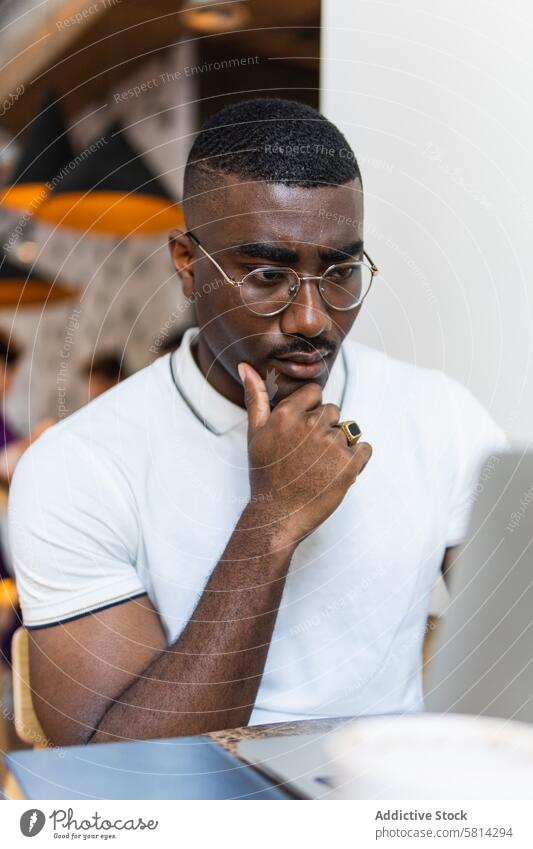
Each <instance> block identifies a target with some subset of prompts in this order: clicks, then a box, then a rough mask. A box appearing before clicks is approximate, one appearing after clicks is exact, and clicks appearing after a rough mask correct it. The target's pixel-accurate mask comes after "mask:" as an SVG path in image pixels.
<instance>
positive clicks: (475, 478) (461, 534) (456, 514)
mask: <svg viewBox="0 0 533 849" xmlns="http://www.w3.org/2000/svg"><path fill="white" fill-rule="evenodd" d="M445 391H446V393H447V402H448V403H447V409H448V410H449V416H450V423H451V428H452V438H453V450H452V456H453V457H455V458H456V459H455V463H456V466H455V468H454V469H453V476H454V484H453V487H452V499H451V505H450V512H449V518H448V522H447V536H446V547H447V548H452V547H453V546H455V545H459V544H460V543H461V542H463V541H464V539H465V538H466V536H467V534H468V527H469V523H470V516H471V513H472V508H473V506H474V503H475V500H476V497H477V494H478V491H479V486H480V478H482V477H483V474H485V473H486V474H490V468H491V467H494V466H495V465H496V464H497V463H498V462H499V459H498V458H499V455H501V454H504V453H506V452H507V451H509V450H510V447H509V443H508V441H507V438H506V436H505V433H504V432H503V430H502V429H501V428H500V427H499V426H498V425H497V424H496V422H495V421H494V419H493V418H492V417H491V416H490V415H489V413H488V412H487V411H486V410H485V408H484V407H483V406H482V404H480V402H479V401H478V400H477V398H476V397H475V396H474V395H473V394H472V392H471V391H470V390H469V389H467V388H466V387H464V386H462V385H461V384H460V383H459V382H458V381H456V380H453V379H452V378H447V379H446V390H445Z"/></svg>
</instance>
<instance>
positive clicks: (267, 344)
mask: <svg viewBox="0 0 533 849" xmlns="http://www.w3.org/2000/svg"><path fill="white" fill-rule="evenodd" d="M187 224H188V225H189V229H190V230H191V231H192V232H193V233H194V235H195V236H196V237H197V238H198V240H199V241H200V243H201V244H202V246H203V247H204V248H205V249H206V250H207V251H208V252H209V253H210V254H211V255H212V256H213V257H214V258H215V259H216V261H217V262H218V264H219V265H220V266H221V267H222V269H223V270H224V271H225V273H226V274H227V275H228V276H229V277H230V278H232V279H233V280H237V281H240V280H242V278H243V277H244V275H245V274H247V273H248V272H250V271H252V270H253V269H255V268H259V267H261V266H265V265H269V266H279V267H284V268H292V269H294V270H295V271H297V272H298V274H300V275H302V276H315V275H320V274H322V273H323V272H324V271H325V270H326V269H327V268H328V267H329V266H330V265H332V264H333V263H335V262H346V261H347V260H348V259H349V258H353V259H362V256H363V254H362V251H363V196H362V190H361V185H360V183H359V182H358V181H357V182H353V183H348V184H346V185H345V186H336V187H320V188H310V189H307V188H302V187H298V186H286V185H284V184H280V183H261V182H254V183H251V182H248V183H247V182H245V181H241V182H239V181H238V180H237V179H236V178H232V177H225V178H224V182H223V185H221V186H220V187H219V188H217V189H215V190H213V191H211V192H209V197H208V200H204V201H203V202H200V201H199V200H197V201H195V202H194V204H193V205H192V211H190V210H188V216H187ZM171 251H172V255H173V260H174V264H175V267H176V269H177V270H178V271H179V273H180V274H181V277H182V282H183V286H184V291H185V294H186V295H187V296H188V297H192V298H193V300H194V303H195V308H196V315H197V319H198V324H199V326H200V328H201V334H200V342H199V349H198V358H199V361H200V365H201V367H202V369H203V371H204V373H205V374H206V376H207V378H208V380H209V381H210V382H211V383H212V384H213V385H214V386H215V387H216V388H217V389H219V391H221V392H223V394H225V395H226V397H229V398H230V399H231V400H234V401H236V402H237V403H240V402H241V400H242V385H241V381H240V379H239V376H238V372H237V366H238V364H239V363H241V362H246V363H250V364H251V365H252V366H253V367H254V368H255V369H256V370H257V371H258V372H259V374H260V375H261V376H262V377H263V379H264V380H265V381H267V388H268V389H269V390H270V389H272V390H273V391H274V392H275V394H274V397H273V399H272V403H274V404H275V403H277V402H278V401H280V400H281V399H282V398H285V397H287V396H288V395H290V394H291V393H292V392H294V391H295V390H296V389H297V388H298V387H299V386H302V385H303V384H304V383H307V382H310V381H313V382H315V383H319V384H320V385H321V386H324V384H325V383H326V381H327V378H328V375H329V373H330V371H331V367H332V365H333V363H334V361H335V358H336V356H337V353H338V351H339V348H340V345H341V343H342V341H343V339H344V337H345V336H346V334H347V333H348V331H349V330H350V328H351V326H352V324H353V322H354V321H355V318H356V317H357V314H358V312H359V310H360V307H357V308H356V309H354V310H351V311H349V312H339V311H336V310H333V309H331V308H330V307H329V306H328V305H327V304H325V303H324V301H323V300H322V298H321V295H320V293H319V291H318V285H317V284H318V281H317V280H310V281H307V282H303V283H302V285H301V286H300V290H299V292H298V294H297V296H296V297H295V298H294V300H293V301H291V303H290V304H289V306H288V307H287V308H286V309H285V310H284V311H283V312H281V313H279V314H277V315H274V316H258V315H255V314H253V313H251V312H250V311H249V310H248V309H247V308H246V307H245V306H244V305H243V302H242V298H241V291H240V288H239V287H238V286H232V285H230V284H228V283H226V282H225V281H224V280H223V278H222V277H221V275H220V272H219V271H218V270H217V269H216V267H215V266H214V265H213V263H212V262H211V261H210V260H209V259H208V258H207V257H205V256H204V255H203V254H202V252H201V250H200V249H199V248H197V247H195V246H194V244H193V243H192V241H191V240H190V239H189V238H188V237H187V236H183V235H179V234H177V233H176V234H171ZM187 254H188V257H187ZM191 259H192V262H191Z"/></svg>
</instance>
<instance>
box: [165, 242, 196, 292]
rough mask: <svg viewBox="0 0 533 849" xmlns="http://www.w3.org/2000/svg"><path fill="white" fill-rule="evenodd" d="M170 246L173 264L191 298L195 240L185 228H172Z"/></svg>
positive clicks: (184, 290)
mask: <svg viewBox="0 0 533 849" xmlns="http://www.w3.org/2000/svg"><path fill="white" fill-rule="evenodd" d="M168 247H169V250H170V256H171V259H172V264H173V266H174V268H175V269H176V271H177V273H178V274H179V276H180V278H181V283H182V286H183V292H184V294H185V296H186V297H187V298H190V297H191V296H192V294H193V283H194V271H193V268H194V266H193V262H194V251H195V246H194V242H193V241H192V239H190V238H189V236H187V234H186V233H184V232H183V230H171V232H170V233H169V235H168Z"/></svg>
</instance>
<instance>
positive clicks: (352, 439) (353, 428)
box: [335, 419, 362, 445]
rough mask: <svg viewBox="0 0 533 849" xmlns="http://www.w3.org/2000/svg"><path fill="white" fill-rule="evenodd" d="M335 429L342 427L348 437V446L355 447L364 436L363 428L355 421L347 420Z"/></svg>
mask: <svg viewBox="0 0 533 849" xmlns="http://www.w3.org/2000/svg"><path fill="white" fill-rule="evenodd" d="M335 427H340V429H341V430H342V432H343V434H344V435H345V437H346V442H347V443H348V445H355V443H356V442H357V441H358V439H360V438H361V436H362V433H361V428H360V427H359V425H358V424H357V422H354V420H353V419H347V421H345V422H339V424H337V425H335Z"/></svg>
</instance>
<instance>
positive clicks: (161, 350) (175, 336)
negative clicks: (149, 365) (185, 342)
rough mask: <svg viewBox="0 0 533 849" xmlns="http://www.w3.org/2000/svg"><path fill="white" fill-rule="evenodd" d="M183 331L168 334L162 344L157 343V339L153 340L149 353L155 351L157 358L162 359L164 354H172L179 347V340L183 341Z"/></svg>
mask: <svg viewBox="0 0 533 849" xmlns="http://www.w3.org/2000/svg"><path fill="white" fill-rule="evenodd" d="M184 333H185V330H184V329H182V330H173V331H172V333H169V335H168V336H166V337H165V339H164V341H163V342H159V341H158V340H157V339H156V340H154V343H153V345H152V347H151V348H150V350H151V351H157V353H156V358H157V357H164V356H165V354H172V353H173V351H176V350H177V349H178V348H179V346H180V345H181V340H182V339H183V334H184Z"/></svg>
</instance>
